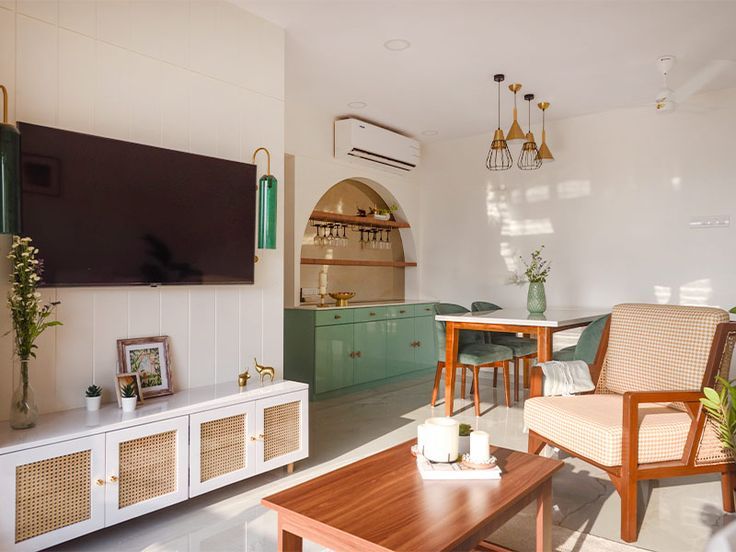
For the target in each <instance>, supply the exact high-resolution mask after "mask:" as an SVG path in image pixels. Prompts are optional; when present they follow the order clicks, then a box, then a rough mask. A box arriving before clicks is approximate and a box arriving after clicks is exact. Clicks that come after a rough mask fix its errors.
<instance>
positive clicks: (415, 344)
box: [409, 341, 417, 347]
mask: <svg viewBox="0 0 736 552" xmlns="http://www.w3.org/2000/svg"><path fill="white" fill-rule="evenodd" d="M409 346H410V347H416V346H417V342H416V341H412V342H411V343H409Z"/></svg>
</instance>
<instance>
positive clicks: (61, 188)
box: [19, 123, 256, 286]
mask: <svg viewBox="0 0 736 552" xmlns="http://www.w3.org/2000/svg"><path fill="white" fill-rule="evenodd" d="M19 129H20V133H21V156H22V179H23V180H22V182H23V183H22V186H23V194H22V213H21V225H22V233H23V235H25V236H30V237H31V238H32V239H33V242H34V243H35V245H36V247H38V249H39V251H40V252H39V258H41V259H43V263H44V273H43V284H44V285H46V286H105V285H116V286H120V285H159V284H164V285H165V284H235V283H238V284H252V283H253V254H254V247H255V243H254V240H255V193H256V168H255V166H254V165H249V164H245V163H238V162H235V161H225V160H222V159H215V158H212V157H205V156H201V155H193V154H189V153H183V152H178V151H173V150H168V149H162V148H156V147H151V146H143V145H140V144H133V143H129V142H123V141H120V140H112V139H109V138H100V137H98V136H90V135H87V134H80V133H77V132H69V131H65V130H58V129H53V128H47V127H42V126H37V125H32V124H28V123H20V124H19Z"/></svg>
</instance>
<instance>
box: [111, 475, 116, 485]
mask: <svg viewBox="0 0 736 552" xmlns="http://www.w3.org/2000/svg"><path fill="white" fill-rule="evenodd" d="M117 481H118V476H117V475H111V476H110V483H117Z"/></svg>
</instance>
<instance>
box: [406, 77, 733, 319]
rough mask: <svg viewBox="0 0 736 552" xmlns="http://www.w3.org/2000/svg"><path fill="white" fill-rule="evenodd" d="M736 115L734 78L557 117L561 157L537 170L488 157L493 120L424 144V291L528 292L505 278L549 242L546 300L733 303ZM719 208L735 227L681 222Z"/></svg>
mask: <svg viewBox="0 0 736 552" xmlns="http://www.w3.org/2000/svg"><path fill="white" fill-rule="evenodd" d="M735 129H736V90H725V91H721V92H716V93H710V94H704V95H701V96H698V97H695V98H692V99H691V100H690V101H689V102H688V104H687V105H685V106H683V107H682V108H681V109H680V110H679V111H677V112H675V113H672V114H667V115H663V114H657V113H655V111H654V109H653V107H652V106H648V107H642V108H637V109H627V110H617V111H611V112H606V113H601V114H596V115H590V116H584V117H577V118H573V119H567V120H562V121H557V122H554V123H553V124H550V125H549V128H548V133H549V145H550V148H551V149H552V152H553V154H554V155H555V157H556V159H557V160H556V161H555V162H553V163H551V164H549V165H545V166H544V167H542V168H541V169H540V170H538V171H531V172H528V171H520V170H518V169H517V168H513V169H511V170H509V171H507V172H502V173H499V172H496V173H494V172H490V171H488V170H487V169H486V168H485V166H484V161H485V156H486V154H487V151H488V145H489V138H490V131H489V133H488V134H484V135H482V136H474V137H470V138H466V139H460V140H454V141H446V142H437V143H434V144H431V145H429V146H427V147H425V149H424V163H423V165H422V168H421V172H420V178H421V189H422V195H421V199H422V231H423V233H422V252H421V256H422V259H423V262H422V264H421V265H420V272H421V283H422V286H421V289H422V292H423V294H424V295H425V296H426V297H429V298H441V299H442V300H446V301H453V302H458V303H462V304H465V305H469V303H470V302H472V301H473V300H476V299H486V300H491V301H493V302H496V303H499V304H501V305H502V306H522V305H524V304H525V300H526V295H525V294H526V288H525V287H515V286H510V285H507V284H506V283H505V282H506V281H507V278H508V277H509V275H510V270H511V271H512V270H516V269H518V268H519V262H518V256H519V255H520V254H521V255H524V256H528V254H529V253H530V252H531V251H532V250H533V249H534V248H536V247H537V246H538V245H540V244H544V245H545V246H546V249H545V252H546V256H547V257H548V258H549V259H551V261H552V274H551V277H550V279H549V280H548V283H547V296H548V301H547V302H548V304H550V305H585V306H605V307H607V306H610V305H613V304H615V303H618V302H622V301H646V302H657V301H659V302H669V303H687V304H708V305H719V306H721V307H725V308H731V307H733V306H734V305H736V256H734V251H735V249H734V244H735V243H736V208H735V206H736V180H735V179H734V162H733V159H734V144H735V143H736V142H735V136H734V132H736V130H735ZM535 131H536V133H537V139H540V138H541V136H540V134H541V133H540V132H539V129H535ZM518 149H519V146H515V147H513V146H512V153H513V155H514V159H516V156H517V154H518ZM722 214H727V215H730V216H731V226H730V227H729V228H723V229H709V230H692V229H689V228H688V222H689V221H690V217H693V216H701V215H722Z"/></svg>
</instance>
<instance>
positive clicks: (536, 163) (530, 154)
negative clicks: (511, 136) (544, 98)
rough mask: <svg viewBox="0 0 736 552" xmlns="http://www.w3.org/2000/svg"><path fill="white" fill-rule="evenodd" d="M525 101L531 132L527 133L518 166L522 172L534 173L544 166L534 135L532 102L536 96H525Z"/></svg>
mask: <svg viewBox="0 0 736 552" xmlns="http://www.w3.org/2000/svg"><path fill="white" fill-rule="evenodd" d="M524 99H525V100H526V101H527V103H528V104H529V109H528V117H529V119H528V121H529V132H527V133H526V142H524V145H523V146H521V153H520V154H519V160H518V161H517V163H516V165H517V166H518V167H519V168H520V169H521V170H522V171H533V170H536V169H538V168H539V167H541V166H542V160H541V159H540V158H539V150H537V144H536V142H535V141H534V134H532V100H533V99H534V94H524Z"/></svg>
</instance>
